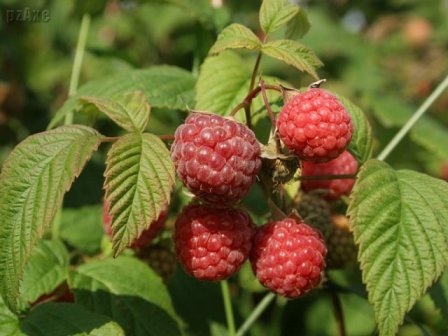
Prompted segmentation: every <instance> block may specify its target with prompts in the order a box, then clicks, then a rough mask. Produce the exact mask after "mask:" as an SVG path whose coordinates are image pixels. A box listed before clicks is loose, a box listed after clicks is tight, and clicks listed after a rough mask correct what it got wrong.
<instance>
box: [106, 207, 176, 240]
mask: <svg viewBox="0 0 448 336" xmlns="http://www.w3.org/2000/svg"><path fill="white" fill-rule="evenodd" d="M109 207H110V205H109V203H108V202H107V201H106V200H104V202H103V228H104V232H106V234H107V235H108V236H109V238H112V216H111V214H110V213H109ZM167 215H168V211H167V210H165V211H162V212H161V213H160V215H159V218H157V220H155V221H154V222H152V223H151V224H150V226H149V227H148V228H147V229H146V230H143V232H142V233H141V234H140V236H139V237H137V238H135V239H134V240H133V241H132V243H131V245H130V247H131V248H133V249H142V248H145V247H148V246H149V245H151V242H152V240H153V239H154V238H155V237H156V236H157V234H158V233H159V232H160V231H161V230H162V228H163V226H164V224H165V220H166V217H167Z"/></svg>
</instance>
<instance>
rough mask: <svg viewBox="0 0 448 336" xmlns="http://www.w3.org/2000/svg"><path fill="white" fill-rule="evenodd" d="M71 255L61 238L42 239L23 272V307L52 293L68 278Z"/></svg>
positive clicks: (21, 294) (21, 290)
mask: <svg viewBox="0 0 448 336" xmlns="http://www.w3.org/2000/svg"><path fill="white" fill-rule="evenodd" d="M68 265H69V255H68V251H67V249H66V248H65V246H64V244H63V243H62V242H61V241H59V240H40V241H39V242H38V244H37V245H36V246H35V247H34V249H33V251H32V252H31V255H30V258H29V260H28V263H27V264H26V267H25V272H24V274H23V282H22V286H21V288H20V299H21V301H22V302H23V306H22V307H21V308H22V309H23V308H27V307H28V306H29V304H31V303H33V302H35V301H36V300H37V299H38V298H39V297H40V296H42V295H45V294H50V293H51V292H52V291H53V290H54V289H55V288H56V287H58V285H60V284H61V283H62V282H63V281H64V280H66V278H67V271H68Z"/></svg>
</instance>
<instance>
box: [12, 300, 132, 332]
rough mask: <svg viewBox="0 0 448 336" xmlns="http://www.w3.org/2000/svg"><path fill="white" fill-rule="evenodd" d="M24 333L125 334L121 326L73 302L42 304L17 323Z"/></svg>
mask: <svg viewBox="0 0 448 336" xmlns="http://www.w3.org/2000/svg"><path fill="white" fill-rule="evenodd" d="M20 327H21V330H23V331H24V332H26V334H27V335H52V336H66V335H76V336H124V335H125V333H124V331H123V329H122V328H121V327H120V325H119V324H118V323H116V322H114V321H112V320H111V319H110V318H109V317H107V316H105V315H101V314H96V313H94V312H91V311H89V310H87V309H86V308H84V307H83V306H81V305H79V304H74V303H54V302H48V303H45V304H41V305H39V306H37V307H36V308H35V309H33V310H32V311H31V312H30V314H29V315H28V316H27V317H26V318H25V319H24V320H23V321H21V323H20Z"/></svg>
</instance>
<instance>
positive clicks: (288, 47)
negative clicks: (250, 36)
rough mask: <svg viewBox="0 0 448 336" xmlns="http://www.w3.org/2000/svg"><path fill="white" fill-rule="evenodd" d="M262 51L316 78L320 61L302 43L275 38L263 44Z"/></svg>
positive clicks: (320, 64)
mask: <svg viewBox="0 0 448 336" xmlns="http://www.w3.org/2000/svg"><path fill="white" fill-rule="evenodd" d="M262 51H263V53H264V54H266V55H268V56H271V57H274V58H276V59H279V60H281V61H283V62H285V63H286V64H289V65H292V66H293V67H295V68H297V69H299V70H300V71H305V72H307V73H309V74H310V75H311V76H313V77H314V78H316V79H318V76H317V73H316V68H317V67H320V66H322V62H321V61H320V60H319V58H317V56H316V55H315V54H314V52H313V51H311V49H308V48H307V47H305V46H304V45H303V44H300V43H299V42H296V41H291V40H276V41H271V42H267V43H265V44H263V48H262Z"/></svg>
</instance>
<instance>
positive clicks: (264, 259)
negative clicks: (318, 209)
mask: <svg viewBox="0 0 448 336" xmlns="http://www.w3.org/2000/svg"><path fill="white" fill-rule="evenodd" d="M326 253H327V249H326V247H325V243H324V241H323V238H322V235H321V234H320V233H319V232H318V231H317V230H315V229H313V228H312V227H310V226H308V225H307V224H305V223H304V222H300V223H298V222H296V221H295V220H294V219H292V218H286V219H283V220H280V221H273V222H270V223H268V224H266V225H264V226H262V227H260V228H258V230H257V233H256V234H255V237H254V241H253V247H252V251H251V254H250V261H251V264H252V269H253V271H254V273H255V276H256V277H257V278H258V280H259V281H260V283H261V284H262V285H263V286H265V287H267V288H268V289H270V290H272V291H273V292H275V293H277V294H279V295H282V296H285V297H287V298H292V299H293V298H297V297H299V296H301V295H303V294H304V293H306V292H308V291H310V290H311V289H312V288H314V287H316V286H317V285H318V284H319V283H320V282H321V279H322V271H323V269H324V267H325V255H326Z"/></svg>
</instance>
